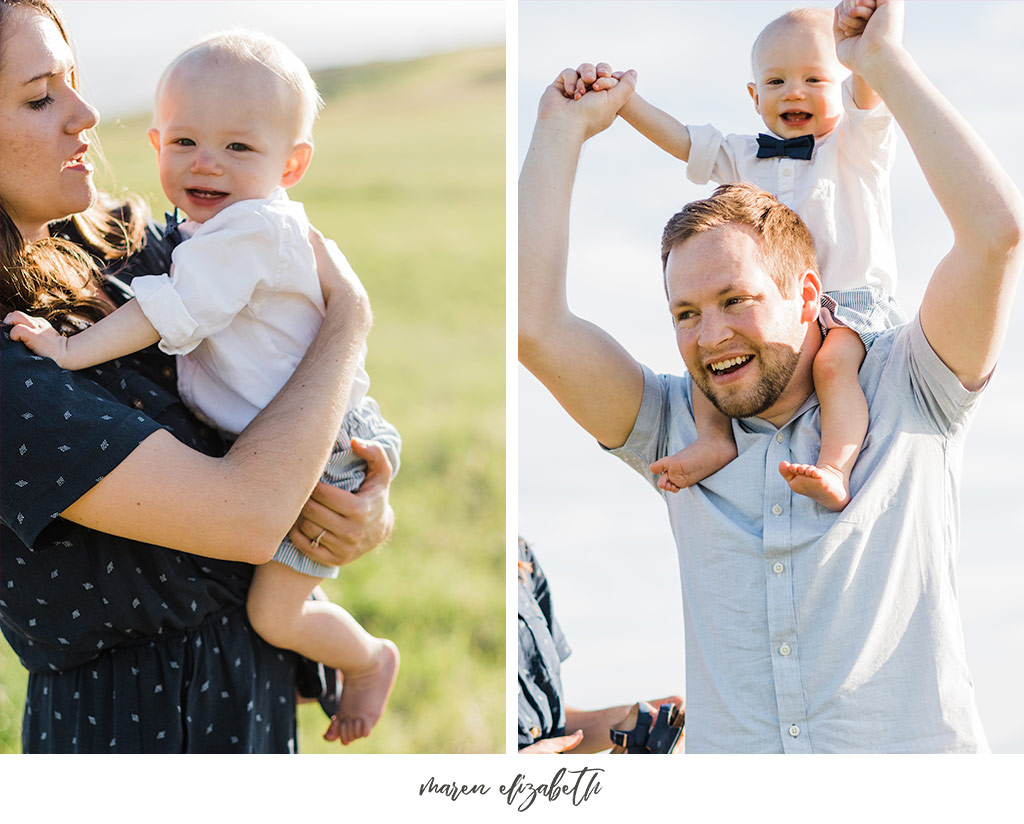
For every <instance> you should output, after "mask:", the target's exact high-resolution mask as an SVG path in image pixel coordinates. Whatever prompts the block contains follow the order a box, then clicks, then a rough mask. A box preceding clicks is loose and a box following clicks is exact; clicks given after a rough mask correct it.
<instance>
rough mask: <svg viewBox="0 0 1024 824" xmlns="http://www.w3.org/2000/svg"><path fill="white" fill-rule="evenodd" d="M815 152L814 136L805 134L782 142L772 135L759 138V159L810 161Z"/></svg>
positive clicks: (761, 135) (762, 135) (760, 135)
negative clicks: (787, 158)
mask: <svg viewBox="0 0 1024 824" xmlns="http://www.w3.org/2000/svg"><path fill="white" fill-rule="evenodd" d="M812 151H814V135H813V134H805V135H801V136H800V137H790V138H788V139H787V140H780V139H779V138H777V137H772V136H771V135H770V134H759V135H758V136H757V156H758V157H792V158H793V159H795V160H810V159H811V152H812Z"/></svg>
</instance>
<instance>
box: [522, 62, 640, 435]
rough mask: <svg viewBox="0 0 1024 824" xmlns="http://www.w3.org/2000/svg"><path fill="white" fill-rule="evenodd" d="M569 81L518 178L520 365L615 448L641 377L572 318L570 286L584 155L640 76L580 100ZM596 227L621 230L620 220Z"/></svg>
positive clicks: (549, 92)
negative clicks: (574, 211) (575, 196)
mask: <svg viewBox="0 0 1024 824" xmlns="http://www.w3.org/2000/svg"><path fill="white" fill-rule="evenodd" d="M563 77H564V73H563V75H560V76H559V79H557V80H556V81H555V82H554V83H552V84H551V85H550V86H549V87H548V88H547V89H546V90H545V91H544V94H543V96H542V97H541V102H540V109H539V112H538V115H537V125H536V127H535V128H534V132H533V140H532V141H531V143H530V149H529V152H528V154H527V156H526V161H525V163H524V164H523V170H522V173H521V174H520V177H519V360H520V362H521V363H522V364H523V366H525V367H526V368H527V369H529V370H530V371H531V372H532V373H533V374H534V375H535V376H536V377H537V379H538V380H540V382H541V383H543V384H544V385H545V386H546V387H547V389H548V391H550V392H551V394H552V395H554V396H555V399H556V400H557V401H558V402H559V403H560V404H561V405H562V407H563V408H564V409H565V410H566V411H567V412H568V413H569V414H570V415H571V416H572V417H573V418H574V419H575V420H576V422H577V423H579V424H580V425H581V426H582V427H583V428H584V429H586V430H587V431H588V432H589V433H590V434H591V435H593V436H594V437H595V438H597V440H598V441H599V442H601V443H602V444H604V445H605V446H608V447H617V446H621V445H622V444H623V443H625V441H626V438H627V437H628V436H629V433H630V431H632V429H633V424H634V422H635V420H636V415H637V412H638V411H639V409H640V401H641V400H642V398H643V389H644V381H643V373H642V371H641V369H640V365H639V364H638V363H637V362H636V361H635V360H633V358H632V357H630V355H629V353H628V352H626V350H625V349H623V348H622V346H620V345H619V344H618V343H617V342H616V341H615V340H614V339H613V338H612V337H611V336H610V335H608V334H607V333H606V332H605V331H604V330H602V329H600V328H599V327H597V326H595V325H594V324H592V323H588V322H587V321H585V320H583V319H581V318H578V317H576V315H574V314H572V312H570V311H569V306H568V301H567V299H566V291H565V279H566V262H567V259H568V247H569V203H570V200H571V197H572V187H573V182H574V180H575V177H576V165H577V163H578V162H579V156H580V148H581V147H582V145H583V143H584V141H585V140H587V138H589V137H591V136H592V135H594V134H597V133H598V132H600V131H602V130H604V129H606V128H607V127H608V126H609V125H610V124H611V122H612V121H613V120H614V119H615V114H616V112H617V111H618V110H619V109H620V108H621V107H622V105H623V103H624V102H625V101H626V100H628V99H629V96H630V95H631V94H632V92H633V89H634V87H635V85H636V77H635V75H634V74H633V73H627V74H626V75H624V76H623V77H622V79H621V81H620V82H619V83H618V85H616V86H615V87H614V88H612V89H609V90H607V91H589V92H587V94H585V95H584V96H583V97H582V98H580V99H579V100H573V99H571V97H569V98H567V97H565V95H564V94H563V91H564V88H565V87H564V81H563ZM595 219H596V220H600V221H602V222H603V223H607V224H608V226H609V231H614V218H613V217H603V216H595Z"/></svg>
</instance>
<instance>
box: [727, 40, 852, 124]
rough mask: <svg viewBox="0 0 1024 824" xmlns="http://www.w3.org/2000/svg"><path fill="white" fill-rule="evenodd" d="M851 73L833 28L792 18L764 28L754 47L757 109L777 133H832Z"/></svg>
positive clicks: (753, 90) (752, 85)
mask: <svg viewBox="0 0 1024 824" xmlns="http://www.w3.org/2000/svg"><path fill="white" fill-rule="evenodd" d="M846 74H847V72H846V70H845V69H844V68H843V66H842V64H841V63H840V62H839V58H838V57H837V56H836V47H835V40H834V37H833V35H832V32H831V30H828V29H826V28H825V27H824V26H822V25H818V24H817V22H816V21H811V20H798V21H788V22H785V23H783V24H781V25H778V26H776V27H775V28H774V29H772V30H769V31H766V32H765V33H764V34H763V35H762V36H761V38H759V40H758V43H757V45H756V46H755V49H754V82H753V83H750V84H748V86H747V88H748V90H749V92H750V96H751V97H752V98H753V100H754V107H755V108H756V109H757V113H758V114H759V115H761V119H762V120H763V121H764V124H765V125H766V126H767V127H768V128H769V129H771V131H772V132H774V133H775V134H777V135H778V136H779V137H783V138H788V137H799V136H800V135H805V134H813V135H814V137H815V138H816V139H818V138H822V137H826V136H827V135H829V134H831V133H832V131H833V130H834V129H835V128H836V126H837V125H838V123H839V119H840V117H841V115H842V111H843V106H842V88H841V84H842V81H843V78H844V77H845V76H846Z"/></svg>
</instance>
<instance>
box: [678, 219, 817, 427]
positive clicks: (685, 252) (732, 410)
mask: <svg viewBox="0 0 1024 824" xmlns="http://www.w3.org/2000/svg"><path fill="white" fill-rule="evenodd" d="M666 285H667V289H668V295H669V309H670V311H671V313H672V319H673V323H674V325H675V330H676V343H677V345H678V347H679V352H680V354H681V355H682V356H683V360H684V362H685V363H686V368H687V370H688V371H689V373H690V375H691V377H692V378H693V381H694V383H695V384H696V385H697V387H698V388H699V389H700V390H701V391H702V392H703V393H704V394H705V395H707V397H708V399H709V400H710V401H711V402H712V403H713V404H714V405H715V406H716V407H717V408H718V409H719V410H720V411H721V412H723V413H724V414H726V415H728V416H730V417H734V418H741V417H749V416H752V415H758V416H760V417H762V418H765V419H766V420H769V421H772V422H773V423H775V422H776V421H775V419H776V418H780V417H785V420H788V418H789V416H790V415H791V414H792V412H794V411H795V410H796V408H798V407H799V406H800V404H802V403H803V401H804V400H805V399H806V398H807V396H808V395H809V394H810V391H811V387H810V385H809V383H808V382H807V381H805V380H798V381H794V380H793V375H794V373H795V372H796V370H797V367H798V366H799V364H800V358H801V348H802V345H803V341H804V338H805V336H806V333H807V325H806V318H807V317H808V311H807V306H806V299H805V297H806V296H805V295H804V294H802V292H801V290H800V289H796V290H795V291H796V294H795V295H794V297H791V298H786V297H784V296H783V295H782V293H781V292H780V290H779V287H778V285H777V284H776V282H775V281H774V280H773V279H772V278H771V277H770V276H769V275H768V273H767V272H765V271H764V266H763V263H762V262H761V256H760V254H759V249H758V238H757V235H756V234H755V232H754V231H753V230H751V229H749V228H748V227H745V226H742V225H740V224H737V223H727V224H725V225H722V226H718V227H716V228H714V229H710V230H708V231H705V232H702V233H700V234H697V235H694V236H693V237H690V238H688V239H687V240H685V241H683V242H682V243H680V244H678V245H676V246H675V247H674V248H673V249H672V251H671V253H670V254H669V257H668V261H667V264H666ZM785 420H781V421H780V422H781V423H784V422H785Z"/></svg>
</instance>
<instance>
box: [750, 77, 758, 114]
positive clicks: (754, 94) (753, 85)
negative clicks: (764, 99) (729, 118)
mask: <svg viewBox="0 0 1024 824" xmlns="http://www.w3.org/2000/svg"><path fill="white" fill-rule="evenodd" d="M747 92H749V93H750V99H751V100H753V101H754V111H755V112H757V113H758V114H761V108H760V106H759V102H760V100H759V98H758V96H757V84H756V83H747Z"/></svg>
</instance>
